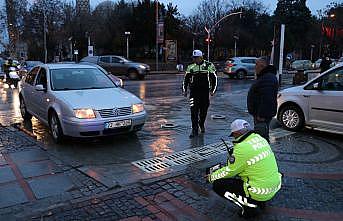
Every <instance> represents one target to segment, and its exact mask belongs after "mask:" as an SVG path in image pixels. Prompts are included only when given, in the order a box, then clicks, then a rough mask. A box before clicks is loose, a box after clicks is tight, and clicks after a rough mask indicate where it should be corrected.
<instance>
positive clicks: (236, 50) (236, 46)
mask: <svg viewBox="0 0 343 221" xmlns="http://www.w3.org/2000/svg"><path fill="white" fill-rule="evenodd" d="M235 57H237V40H236V38H235Z"/></svg>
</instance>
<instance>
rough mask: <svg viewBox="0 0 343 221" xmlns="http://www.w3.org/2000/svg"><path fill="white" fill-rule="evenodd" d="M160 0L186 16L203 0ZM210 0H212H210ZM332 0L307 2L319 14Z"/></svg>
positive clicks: (268, 1)
mask: <svg viewBox="0 0 343 221" xmlns="http://www.w3.org/2000/svg"><path fill="white" fill-rule="evenodd" d="M90 1H91V6H92V7H95V6H96V5H97V4H99V3H100V2H102V1H104V0H90ZM159 1H160V2H163V3H169V2H172V3H173V4H175V5H177V6H178V8H179V11H180V12H181V14H183V15H186V16H188V15H191V14H192V13H193V11H194V10H195V9H196V8H197V6H198V5H199V3H200V2H201V0H159ZM208 1H211V0H208ZM332 1H334V0H307V3H306V4H307V6H308V7H309V8H310V10H311V11H312V14H314V15H317V10H319V9H322V8H325V6H326V5H327V4H329V3H330V2H332ZM338 1H340V0H338ZM338 1H337V2H338ZM261 2H263V3H264V5H265V6H266V7H267V8H269V12H270V13H273V12H274V10H275V8H276V4H277V0H261Z"/></svg>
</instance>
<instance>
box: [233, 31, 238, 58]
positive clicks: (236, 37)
mask: <svg viewBox="0 0 343 221" xmlns="http://www.w3.org/2000/svg"><path fill="white" fill-rule="evenodd" d="M233 38H234V39H235V57H237V40H238V39H239V37H238V36H237V35H234V36H233Z"/></svg>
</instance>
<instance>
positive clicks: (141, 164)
mask: <svg viewBox="0 0 343 221" xmlns="http://www.w3.org/2000/svg"><path fill="white" fill-rule="evenodd" d="M291 134H294V132H291V131H286V130H283V129H281V128H277V129H274V130H272V131H271V133H270V137H271V139H272V140H275V139H279V138H281V137H285V136H289V135H291ZM225 142H226V144H227V145H228V146H229V147H231V146H232V142H231V141H230V140H229V141H225ZM226 151H227V150H226V146H225V145H224V144H223V143H222V142H217V143H213V144H209V145H206V146H202V147H197V148H193V149H189V150H183V151H180V152H176V153H173V154H170V155H167V156H164V157H155V158H150V159H145V160H140V161H135V162H132V164H133V165H134V166H136V167H138V168H140V169H141V170H143V171H144V172H146V173H156V172H160V171H164V170H166V169H168V168H172V167H175V166H182V165H188V164H192V163H196V162H199V161H202V160H206V159H208V158H211V157H214V156H216V155H219V154H223V153H226Z"/></svg>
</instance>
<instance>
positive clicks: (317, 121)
mask: <svg viewBox="0 0 343 221" xmlns="http://www.w3.org/2000/svg"><path fill="white" fill-rule="evenodd" d="M309 86H310V87H312V93H311V96H310V102H309V106H310V108H309V124H311V125H313V126H317V127H321V128H323V129H329V130H339V131H343V67H340V68H337V69H334V70H332V71H330V72H329V73H327V74H325V75H323V76H322V77H320V78H318V80H317V81H315V82H313V84H312V85H309Z"/></svg>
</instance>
